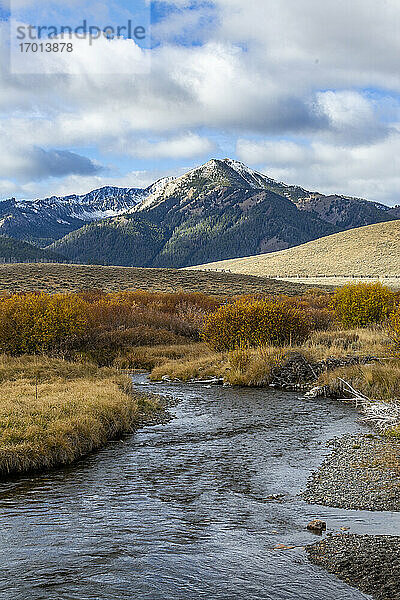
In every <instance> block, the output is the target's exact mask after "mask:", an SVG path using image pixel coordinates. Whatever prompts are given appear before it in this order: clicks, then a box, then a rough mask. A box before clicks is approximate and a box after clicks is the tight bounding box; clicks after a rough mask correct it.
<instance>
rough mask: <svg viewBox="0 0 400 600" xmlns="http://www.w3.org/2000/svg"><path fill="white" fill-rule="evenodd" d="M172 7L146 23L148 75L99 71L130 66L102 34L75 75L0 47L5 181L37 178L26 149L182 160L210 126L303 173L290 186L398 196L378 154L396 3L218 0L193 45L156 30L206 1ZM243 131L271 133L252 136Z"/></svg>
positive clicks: (398, 83)
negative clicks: (153, 43) (21, 69)
mask: <svg viewBox="0 0 400 600" xmlns="http://www.w3.org/2000/svg"><path fill="white" fill-rule="evenodd" d="M170 4H171V5H173V6H178V7H180V8H181V9H182V10H183V12H181V13H179V14H178V15H177V14H176V13H174V14H173V15H172V16H171V17H170V18H169V19H168V18H167V19H166V20H165V22H164V23H163V24H161V25H160V26H158V28H156V30H155V34H156V35H158V36H160V38H161V40H164V41H163V43H162V44H161V45H160V46H158V47H157V48H155V49H154V50H153V51H152V61H151V71H150V73H142V74H134V73H133V74H132V75H129V76H122V77H121V76H117V75H111V74H110V75H107V76H106V75H104V74H103V75H101V74H99V72H98V71H99V68H100V67H101V64H103V63H104V64H105V65H106V67H107V71H108V72H110V73H118V72H120V70H121V67H123V69H122V70H123V71H125V70H126V71H128V72H130V71H129V55H128V54H126V52H125V50H126V48H127V46H126V45H124V42H123V41H121V45H118V48H117V45H116V46H114V47H115V52H114V51H113V52H110V48H111V46H110V45H109V44H108V43H106V42H105V43H104V44H100V45H99V47H98V54H97V56H95V55H91V56H89V55H88V54H87V53H86V54H85V53H84V52H81V53H79V52H78V53H77V55H76V61H77V62H76V65H77V66H78V70H80V72H81V73H82V75H80V76H76V75H75V76H64V75H60V76H52V77H41V76H34V77H29V76H25V77H23V76H20V77H19V76H11V75H10V74H9V73H8V71H7V61H6V54H5V53H2V55H1V57H0V61H1V67H0V79H1V81H0V109H1V110H2V111H3V115H4V118H3V119H2V120H1V121H0V131H1V135H2V138H3V139H7V140H10V139H11V140H13V144H14V146H15V147H16V148H17V149H18V151H15V152H14V156H16V155H17V156H16V158H17V159H18V160H17V166H14V167H13V160H12V157H13V152H10V160H9V161H8V162H7V160H6V159H3V161H2V162H1V161H0V177H1V176H3V177H4V178H5V180H7V181H9V180H10V177H11V172H12V169H14V173H15V170H16V169H17V170H18V171H19V173H20V175H22V172H23V170H25V176H26V177H32V178H33V177H35V169H33V168H32V161H31V162H30V163H29V160H27V163H26V166H25V167H24V166H23V160H22V159H23V157H24V154H26V156H27V157H28V159H29V156H31V155H32V149H33V148H35V147H40V148H43V150H44V151H47V152H51V151H52V150H53V149H54V148H56V149H57V150H59V151H63V150H65V151H71V149H72V148H73V149H74V152H76V154H81V155H82V156H84V155H85V150H84V149H85V148H87V147H88V145H90V146H93V147H95V148H96V149H97V151H98V152H100V153H103V154H107V153H110V152H114V153H115V154H120V153H123V154H125V155H127V156H132V157H135V158H141V159H149V158H150V159H154V160H157V159H168V158H171V159H174V160H179V159H181V160H186V159H190V158H194V157H196V156H202V155H203V154H207V153H211V152H214V146H213V143H212V142H211V141H210V139H209V138H208V137H206V136H205V135H204V134H203V133H201V132H202V131H204V129H207V131H209V130H211V131H212V132H213V133H214V132H223V135H225V136H228V135H229V136H232V137H239V138H240V142H239V143H238V152H239V153H240V155H241V157H242V158H243V157H245V156H246V157H248V160H249V162H252V163H257V164H259V162H260V161H261V164H268V165H271V166H272V167H273V168H274V169H275V170H276V172H277V173H281V174H282V175H285V174H286V175H287V176H288V177H289V178H290V179H292V177H299V180H298V181H295V180H293V179H292V181H291V182H292V183H303V182H309V183H310V185H311V184H312V185H311V187H316V188H320V189H322V188H324V189H328V188H329V189H330V187H331V186H332V187H333V186H334V185H337V186H338V187H337V188H336V190H339V191H340V190H342V189H345V191H346V193H351V194H357V195H358V194H359V193H360V192H359V191H358V190H362V191H363V193H364V194H365V195H367V196H368V197H372V198H374V195H375V194H377V195H379V197H380V198H381V199H382V198H385V197H387V198H389V197H390V198H393V197H394V196H395V192H394V188H393V189H391V186H394V185H397V183H396V175H395V174H394V169H393V168H391V167H388V166H387V165H386V162H390V163H391V164H393V163H394V162H395V161H394V160H393V155H392V156H391V155H390V152H393V151H394V148H395V147H396V151H397V142H396V141H395V140H397V133H396V132H395V131H393V129H394V128H395V126H396V125H395V123H396V115H395V113H396V112H398V113H399V114H400V110H399V102H398V100H397V99H396V94H397V93H398V92H400V77H399V70H398V56H399V54H400V37H399V35H398V31H399V28H400V4H399V2H398V0H386V1H385V2H382V3H380V4H379V10H377V4H376V0H352V2H351V3H350V2H348V0H325V1H324V2H320V1H317V0H285V2H282V0H252V1H251V2H243V0H214V4H215V6H216V8H217V11H218V13H217V14H218V19H217V20H216V21H215V23H214V24H213V26H212V27H209V28H208V29H207V27H203V29H202V36H203V38H207V39H206V42H205V43H203V44H202V45H196V46H190V44H186V45H182V46H178V45H174V43H173V42H170V43H168V44H167V43H165V39H169V40H173V38H174V31H175V30H178V31H177V33H178V34H179V28H181V30H182V31H183V32H185V33H186V34H187V31H190V30H191V28H192V29H193V28H194V30H196V27H197V23H200V22H201V18H202V14H203V17H204V18H205V19H206V18H208V17H209V14H210V10H209V7H208V6H206V4H207V3H205V4H204V6H205V8H204V13H202V10H203V9H202V3H199V6H198V10H197V11H187V12H186V13H185V11H184V9H185V7H186V8H187V7H189V6H191V5H192V4H193V3H192V2H190V3H189V2H188V1H186V0H181V1H178V0H175V1H174V2H170ZM4 30H5V26H4V25H3V26H0V33H1V32H2V34H3V36H4ZM207 36H208V37H207ZM177 37H179V36H177ZM363 88H366V89H369V90H370V89H373V88H376V89H378V88H379V89H380V90H381V93H382V94H383V96H385V94H386V96H387V97H388V100H387V102H388V103H389V99H390V102H391V103H392V105H393V106H392V108H391V109H390V111H391V120H392V121H393V123H390V122H387V121H388V119H387V118H386V113H383V114H382V111H381V110H380V103H381V98H382V97H383V96H379V95H378V96H375V97H373V96H371V94H370V93H369V92H368V93H367V92H363V91H362V90H363ZM382 90H383V91H382ZM382 102H383V100H382ZM187 132H191V133H187ZM250 134H252V135H253V134H256V135H257V136H264V137H265V138H268V139H266V140H264V141H262V142H260V143H258V144H255V143H254V142H251V141H249V139H250ZM283 136H285V138H289V139H285V140H284V141H282V137H283ZM209 137H211V136H209ZM212 137H214V136H212ZM154 140H156V141H154ZM246 140H247V141H246ZM79 148H82V149H83V150H82V152H80V151H79ZM11 150H12V148H11ZM257 157H259V159H258V158H257ZM303 157H304V159H303ZM18 164H19V166H18ZM10 168H11V171H10ZM283 178H284V177H282V179H283ZM66 181H68V182H69V183H71V185H72V183H73V182H72V181H71V180H70V179H68V180H66ZM104 181H105V179H104ZM303 185H305V183H303ZM352 185H354V186H355V189H350V188H351V186H352ZM3 188H4V182H3ZM10 189H11V188H10ZM70 191H74V190H72V189H71V190H70Z"/></svg>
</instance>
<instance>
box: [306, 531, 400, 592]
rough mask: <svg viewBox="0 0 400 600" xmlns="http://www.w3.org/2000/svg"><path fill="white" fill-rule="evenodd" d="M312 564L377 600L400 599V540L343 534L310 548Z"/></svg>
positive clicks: (328, 538) (308, 552)
mask: <svg viewBox="0 0 400 600" xmlns="http://www.w3.org/2000/svg"><path fill="white" fill-rule="evenodd" d="M306 552H307V554H308V556H309V559H310V560H311V562H313V563H315V564H317V565H319V566H321V567H323V568H324V569H326V570H327V571H329V572H330V573H334V574H335V575H337V577H339V579H341V580H342V581H345V582H346V583H348V584H350V585H352V586H354V587H357V588H358V589H360V590H361V591H362V592H365V593H366V594H370V595H372V596H373V597H374V598H376V600H400V538H399V537H392V536H368V535H351V534H341V535H333V536H328V537H326V538H325V539H324V540H322V541H320V542H318V543H317V544H313V545H312V546H308V547H307V548H306Z"/></svg>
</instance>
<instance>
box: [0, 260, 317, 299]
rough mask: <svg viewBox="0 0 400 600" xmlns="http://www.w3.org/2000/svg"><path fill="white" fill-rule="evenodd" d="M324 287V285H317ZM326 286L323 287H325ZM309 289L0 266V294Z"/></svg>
mask: <svg viewBox="0 0 400 600" xmlns="http://www.w3.org/2000/svg"><path fill="white" fill-rule="evenodd" d="M321 287H324V286H321ZM325 287H326V286H325ZM309 288H310V286H308V285H303V284H297V283H287V282H284V281H283V282H282V281H280V282H277V281H275V280H273V279H267V278H265V277H253V276H251V275H237V274H232V273H215V272H199V273H193V272H191V271H185V270H176V269H140V268H136V267H103V266H86V265H62V264H9V265H0V293H1V292H3V293H10V292H11V293H14V292H36V291H40V292H47V293H51V294H53V293H56V292H58V293H60V292H62V293H67V292H79V291H80V290H83V289H102V290H104V291H105V292H120V291H124V290H147V291H150V292H178V291H184V292H190V293H192V292H203V293H205V294H211V295H226V296H237V295H241V294H289V295H292V294H301V293H302V292H304V291H306V290H307V289H309Z"/></svg>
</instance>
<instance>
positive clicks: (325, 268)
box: [194, 220, 400, 277]
mask: <svg viewBox="0 0 400 600" xmlns="http://www.w3.org/2000/svg"><path fill="white" fill-rule="evenodd" d="M194 268H196V269H213V270H215V269H218V270H227V271H231V272H232V273H241V274H246V275H257V276H263V277H276V276H281V277H297V276H306V277H313V276H314V277H317V276H332V277H352V276H357V277H373V276H375V277H378V276H379V277H400V220H397V221H391V222H387V223H378V224H375V225H368V226H367V227H360V228H357V229H351V230H348V231H342V232H340V233H336V234H334V235H330V236H328V237H323V238H321V239H318V240H315V241H312V242H308V243H307V244H303V245H301V246H297V247H296V248H289V249H288V250H282V251H280V252H274V253H272V254H264V255H262V256H248V257H246V258H239V259H233V260H224V261H222V262H212V263H208V264H203V265H200V266H197V267H194Z"/></svg>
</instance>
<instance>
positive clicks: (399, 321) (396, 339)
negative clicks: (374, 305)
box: [389, 306, 400, 353]
mask: <svg viewBox="0 0 400 600" xmlns="http://www.w3.org/2000/svg"><path fill="white" fill-rule="evenodd" d="M389 336H390V338H391V340H392V342H393V346H394V349H395V351H396V352H397V353H400V306H398V307H397V310H395V311H394V312H393V314H392V316H391V318H390V321H389Z"/></svg>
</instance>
